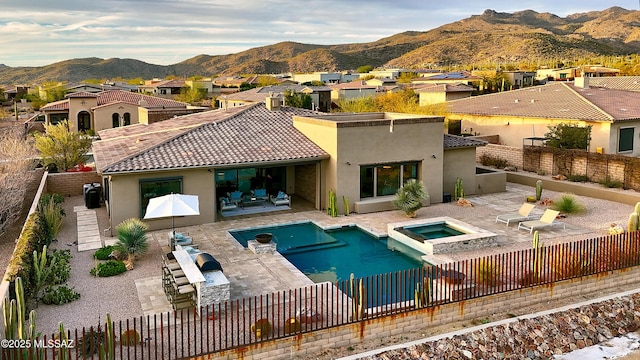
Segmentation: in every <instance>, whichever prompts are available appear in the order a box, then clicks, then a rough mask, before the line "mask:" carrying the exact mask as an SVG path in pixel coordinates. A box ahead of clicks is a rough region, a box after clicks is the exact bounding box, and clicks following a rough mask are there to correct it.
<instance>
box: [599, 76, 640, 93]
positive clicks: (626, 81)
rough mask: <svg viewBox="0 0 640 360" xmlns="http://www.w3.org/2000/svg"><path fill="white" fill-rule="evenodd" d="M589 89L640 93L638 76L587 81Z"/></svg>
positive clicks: (604, 77)
mask: <svg viewBox="0 0 640 360" xmlns="http://www.w3.org/2000/svg"><path fill="white" fill-rule="evenodd" d="M588 81H589V86H591V87H604V88H607V89H617V90H630V91H640V76H603V77H592V78H589V79H588Z"/></svg>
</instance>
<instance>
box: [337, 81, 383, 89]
mask: <svg viewBox="0 0 640 360" xmlns="http://www.w3.org/2000/svg"><path fill="white" fill-rule="evenodd" d="M329 88H331V89H333V90H341V89H344V90H349V89H376V88H377V86H375V85H367V84H366V83H365V82H364V81H352V82H348V83H340V84H335V85H331V86H329Z"/></svg>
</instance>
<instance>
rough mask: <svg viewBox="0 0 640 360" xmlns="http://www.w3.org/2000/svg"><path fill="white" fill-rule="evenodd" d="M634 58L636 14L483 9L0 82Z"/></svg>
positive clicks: (58, 69)
mask: <svg viewBox="0 0 640 360" xmlns="http://www.w3.org/2000/svg"><path fill="white" fill-rule="evenodd" d="M636 53H640V11H637V10H626V9H623V8H620V7H612V8H609V9H606V10H603V11H591V12H586V13H579V14H573V15H569V16H567V17H564V18H562V17H559V16H556V15H554V14H550V13H538V12H535V11H532V10H525V11H519V12H514V13H500V12H496V11H493V10H485V11H484V13H482V14H481V15H473V16H471V17H469V18H466V19H463V20H459V21H455V22H452V23H449V24H446V25H443V26H440V27H438V28H435V29H432V30H429V31H406V32H403V33H399V34H395V35H392V36H389V37H386V38H383V39H380V40H377V41H374V42H368V43H354V44H341V45H313V44H302V43H296V42H281V43H277V44H274V45H269V46H262V47H256V48H252V49H249V50H246V51H242V52H239V53H236V54H230V55H216V56H211V55H198V56H196V57H193V58H191V59H187V60H185V61H182V62H179V63H176V64H172V65H167V66H163V65H153V64H148V63H145V62H143V61H139V60H135V59H118V58H111V59H100V58H82V59H71V60H66V61H61V62H57V63H54V64H51V65H47V66H41V67H9V66H5V65H2V64H0V84H35V83H42V82H45V81H67V82H78V81H82V80H85V79H113V78H116V77H120V78H124V79H128V78H138V77H142V78H143V79H150V78H163V77H166V76H169V75H175V76H179V77H189V76H194V75H200V76H205V77H211V76H216V75H220V74H225V75H232V74H274V73H284V72H312V71H339V70H350V69H356V68H357V67H359V66H361V65H371V66H373V67H379V66H386V67H400V68H421V67H424V66H426V65H427V64H437V65H442V64H447V65H453V64H459V65H464V64H472V63H489V62H491V63H493V62H503V63H504V62H526V61H539V60H541V59H574V58H581V57H597V56H602V55H628V54H636Z"/></svg>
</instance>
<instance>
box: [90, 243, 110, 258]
mask: <svg viewBox="0 0 640 360" xmlns="http://www.w3.org/2000/svg"><path fill="white" fill-rule="evenodd" d="M112 252H113V246H111V245H107V246H105V247H101V248H100V249H98V250H96V252H95V253H94V254H93V257H94V258H95V259H98V260H109V256H110V255H111V253H112Z"/></svg>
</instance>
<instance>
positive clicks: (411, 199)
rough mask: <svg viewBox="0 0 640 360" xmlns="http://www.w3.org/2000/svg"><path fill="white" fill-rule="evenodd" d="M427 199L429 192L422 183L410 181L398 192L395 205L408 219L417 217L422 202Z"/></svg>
mask: <svg viewBox="0 0 640 360" xmlns="http://www.w3.org/2000/svg"><path fill="white" fill-rule="evenodd" d="M426 197H427V192H426V190H425V188H424V185H423V184H422V182H421V181H417V180H415V179H409V180H407V182H406V183H405V184H404V186H403V187H401V188H400V189H399V190H398V193H397V194H396V199H395V200H394V204H395V205H396V207H398V209H400V210H402V211H404V213H405V215H407V217H415V216H416V211H418V210H419V209H420V208H421V207H422V200H424V199H425V198H426Z"/></svg>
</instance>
